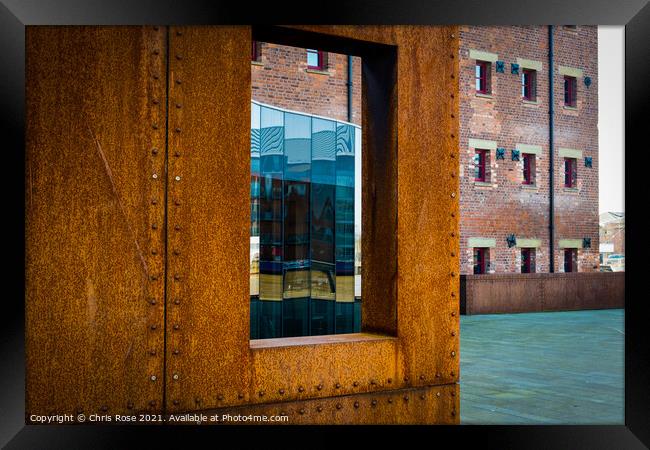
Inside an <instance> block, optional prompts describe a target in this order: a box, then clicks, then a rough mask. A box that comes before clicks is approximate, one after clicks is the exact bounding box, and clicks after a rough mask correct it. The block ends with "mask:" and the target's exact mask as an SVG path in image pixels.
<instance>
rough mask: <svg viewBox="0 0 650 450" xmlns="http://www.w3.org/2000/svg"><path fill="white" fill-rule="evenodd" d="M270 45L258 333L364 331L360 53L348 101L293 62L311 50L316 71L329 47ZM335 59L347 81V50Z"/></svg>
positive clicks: (257, 142) (260, 104)
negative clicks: (281, 93) (275, 92)
mask: <svg viewBox="0 0 650 450" xmlns="http://www.w3.org/2000/svg"><path fill="white" fill-rule="evenodd" d="M264 49H265V56H264V58H265V67H267V68H269V70H266V71H259V72H253V73H252V86H253V89H252V94H251V95H252V102H251V149H250V151H251V186H250V192H251V207H250V211H251V226H250V302H251V303H250V316H251V328H250V338H251V339H272V338H284V337H299V336H315V335H330V334H343V333H359V332H361V193H362V184H361V182H362V177H361V142H362V133H361V126H360V125H361V123H362V122H361V119H362V118H361V92H362V90H361V74H360V73H359V72H360V71H361V58H360V57H357V56H354V57H352V63H353V66H352V71H351V74H352V77H353V78H352V91H351V94H350V95H351V98H350V99H348V98H346V97H345V96H343V97H342V98H341V96H340V95H338V92H337V95H336V96H335V95H334V91H332V92H331V95H327V94H328V92H327V89H329V88H328V87H327V86H322V85H315V84H314V83H315V81H314V80H312V79H305V78H303V77H300V73H299V70H297V68H296V67H292V66H290V65H289V64H288V63H287V61H291V60H293V61H300V60H304V59H303V58H304V57H305V54H306V55H307V65H308V67H309V68H310V69H318V70H324V69H325V67H326V65H325V64H326V62H325V59H326V57H325V52H322V51H320V50H311V49H306V48H298V47H292V46H287V45H279V44H274V43H266V42H265V43H264ZM329 58H331V61H332V63H335V64H337V65H338V64H341V65H342V66H343V67H345V69H346V70H341V71H337V74H332V75H331V76H333V77H336V76H338V77H340V78H341V80H340V81H341V84H344V83H345V82H346V81H348V79H347V77H348V76H349V73H350V72H348V70H347V69H348V67H347V64H348V56H347V55H343V54H338V53H330V54H329ZM303 67H304V66H303ZM273 83H277V85H273ZM309 83H312V84H313V85H311V86H310V85H309ZM280 85H282V86H280ZM295 85H298V86H299V89H296V86H295ZM333 86H334V85H333ZM261 87H273V88H280V89H287V90H288V91H292V92H305V91H307V90H309V89H311V90H314V91H320V92H321V94H323V95H325V96H326V97H329V100H330V101H327V102H326V101H324V100H322V98H323V97H322V95H321V96H318V97H319V98H315V97H314V98H311V99H310V98H303V97H301V95H300V94H299V93H296V94H295V96H294V97H291V96H288V97H284V98H282V99H278V98H274V97H273V96H272V94H269V93H270V92H272V91H271V90H270V89H262V88H261ZM331 89H335V87H332V88H331ZM350 106H352V109H353V110H352V111H349V110H348V108H349V107H350ZM350 117H351V118H352V120H353V121H352V122H350V121H348V118H350Z"/></svg>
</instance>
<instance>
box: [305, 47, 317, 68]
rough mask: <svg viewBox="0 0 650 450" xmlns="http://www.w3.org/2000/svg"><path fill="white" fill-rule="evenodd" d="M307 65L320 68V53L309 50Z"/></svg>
mask: <svg viewBox="0 0 650 450" xmlns="http://www.w3.org/2000/svg"><path fill="white" fill-rule="evenodd" d="M307 65H308V66H311V67H318V66H319V64H318V52H317V51H316V50H307Z"/></svg>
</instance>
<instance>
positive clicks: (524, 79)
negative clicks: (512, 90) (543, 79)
mask: <svg viewBox="0 0 650 450" xmlns="http://www.w3.org/2000/svg"><path fill="white" fill-rule="evenodd" d="M521 95H522V97H523V98H524V100H526V101H529V102H534V101H537V71H536V70H532V69H524V70H523V71H522V73H521Z"/></svg>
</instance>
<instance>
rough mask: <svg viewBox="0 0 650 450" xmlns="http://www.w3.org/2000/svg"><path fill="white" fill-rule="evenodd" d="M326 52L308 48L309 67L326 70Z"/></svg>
mask: <svg viewBox="0 0 650 450" xmlns="http://www.w3.org/2000/svg"><path fill="white" fill-rule="evenodd" d="M325 60H326V53H325V52H323V51H321V50H313V49H310V48H308V49H307V68H308V69H313V70H325Z"/></svg>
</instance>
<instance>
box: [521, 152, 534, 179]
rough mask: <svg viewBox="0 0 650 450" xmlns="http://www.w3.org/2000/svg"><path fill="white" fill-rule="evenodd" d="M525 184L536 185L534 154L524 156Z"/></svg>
mask: <svg viewBox="0 0 650 450" xmlns="http://www.w3.org/2000/svg"><path fill="white" fill-rule="evenodd" d="M522 159H523V165H524V172H523V181H522V183H523V184H527V185H534V184H535V155H534V154H532V153H524V154H523V157H522Z"/></svg>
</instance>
